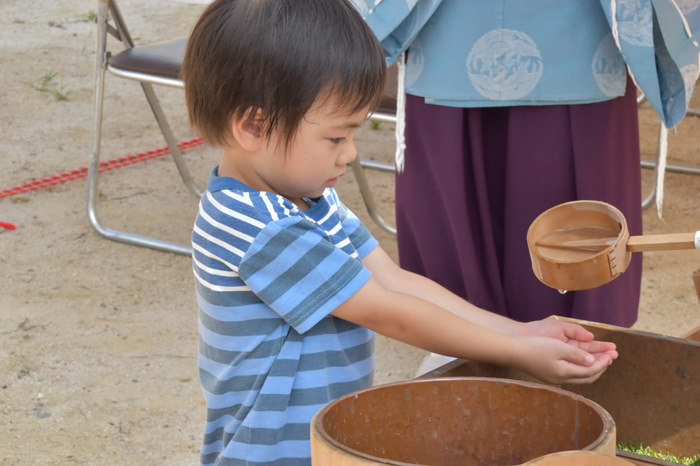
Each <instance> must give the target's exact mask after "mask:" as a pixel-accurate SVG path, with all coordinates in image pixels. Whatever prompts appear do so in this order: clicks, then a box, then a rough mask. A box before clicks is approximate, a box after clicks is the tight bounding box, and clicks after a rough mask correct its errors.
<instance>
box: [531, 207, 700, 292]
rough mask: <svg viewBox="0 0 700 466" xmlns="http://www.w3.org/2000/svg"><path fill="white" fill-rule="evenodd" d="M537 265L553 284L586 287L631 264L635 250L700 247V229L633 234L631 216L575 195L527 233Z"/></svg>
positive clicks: (607, 279)
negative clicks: (658, 233) (667, 232)
mask: <svg viewBox="0 0 700 466" xmlns="http://www.w3.org/2000/svg"><path fill="white" fill-rule="evenodd" d="M527 244H528V248H529V250H530V259H531V261H532V269H533V271H534V272H535V275H536V276H537V278H538V279H539V280H540V281H541V282H542V283H544V284H545V285H547V286H550V287H552V288H556V289H558V290H561V291H568V290H571V291H573V290H585V289H590V288H596V287H598V286H601V285H604V284H606V283H609V282H610V281H612V280H614V279H615V278H616V277H618V276H619V275H620V274H621V273H622V272H624V271H625V270H626V269H627V266H628V265H629V263H630V260H631V258H632V254H631V253H632V252H637V251H640V252H641V251H668V250H679V249H700V231H697V232H695V233H672V234H663V235H647V236H629V231H628V230H627V221H626V220H625V217H624V216H623V215H622V213H621V212H620V211H619V210H618V209H616V208H615V207H613V206H612V205H610V204H607V203H605V202H599V201H574V202H567V203H564V204H560V205H558V206H555V207H552V208H551V209H549V210H547V211H545V212H543V213H542V214H540V215H539V216H538V217H537V218H536V219H535V220H534V221H533V222H532V224H531V225H530V228H529V229H528V233H527Z"/></svg>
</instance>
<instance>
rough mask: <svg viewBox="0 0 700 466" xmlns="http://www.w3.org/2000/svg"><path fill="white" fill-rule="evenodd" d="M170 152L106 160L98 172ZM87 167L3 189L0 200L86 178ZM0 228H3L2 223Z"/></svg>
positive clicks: (194, 141) (184, 144) (193, 141)
mask: <svg viewBox="0 0 700 466" xmlns="http://www.w3.org/2000/svg"><path fill="white" fill-rule="evenodd" d="M203 142H204V141H203V140H202V138H195V139H190V140H189V141H181V142H179V143H178V147H180V149H188V148H191V147H195V146H198V145H200V144H202V143H203ZM169 153H170V150H169V149H168V148H167V146H166V147H161V148H160V149H156V150H150V151H146V152H139V153H137V154H132V155H127V156H125V157H118V158H116V159H112V160H107V161H106V162H100V169H99V172H100V173H102V172H104V171H108V170H113V169H115V168H119V167H124V166H126V165H131V164H134V163H138V162H143V161H144V160H148V159H154V158H156V157H160V156H162V155H165V154H169ZM87 172H88V169H87V167H80V168H78V169H75V170H70V171H67V172H63V173H60V174H58V175H51V176H46V177H44V178H39V179H36V180H32V181H29V182H27V183H23V184H20V185H17V186H14V187H12V188H7V189H3V190H2V191H0V198H3V197H8V196H14V195H15V194H20V193H26V192H28V191H34V190H37V189H42V188H46V187H48V186H53V185H57V184H61V183H65V182H67V181H73V180H75V179H78V178H83V177H85V176H87ZM0 226H2V227H5V225H3V224H2V223H0ZM5 228H6V227H5Z"/></svg>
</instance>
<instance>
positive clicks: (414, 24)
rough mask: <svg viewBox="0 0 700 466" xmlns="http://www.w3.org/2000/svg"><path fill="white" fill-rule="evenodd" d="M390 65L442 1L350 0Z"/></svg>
mask: <svg viewBox="0 0 700 466" xmlns="http://www.w3.org/2000/svg"><path fill="white" fill-rule="evenodd" d="M350 1H351V3H352V4H353V5H354V6H355V9H357V11H358V12H359V13H360V15H362V17H363V18H364V20H365V21H366V22H367V25H368V26H369V27H370V29H372V32H374V35H375V36H377V39H378V40H379V42H381V44H382V48H383V49H384V55H385V56H386V58H387V63H389V64H392V63H393V62H395V61H396V59H397V58H398V57H399V56H400V55H401V53H403V52H404V51H405V50H406V49H408V47H409V46H410V45H411V43H412V42H413V40H414V39H415V38H416V36H418V33H419V32H420V31H421V29H422V28H423V26H424V25H425V23H427V22H428V20H429V19H430V17H431V16H432V15H433V13H434V12H435V10H436V9H437V7H438V6H439V5H440V3H441V1H442V0H379V1H377V0H350Z"/></svg>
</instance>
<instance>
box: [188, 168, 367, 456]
mask: <svg viewBox="0 0 700 466" xmlns="http://www.w3.org/2000/svg"><path fill="white" fill-rule="evenodd" d="M310 202H311V204H312V205H311V207H310V208H309V209H306V210H301V209H299V208H298V207H297V206H295V205H294V204H293V203H292V202H290V201H289V200H287V199H285V198H284V197H282V196H279V195H276V194H271V193H267V192H260V191H255V190H253V189H251V188H249V187H247V186H246V185H244V184H243V183H241V182H239V181H237V180H235V179H233V178H226V177H218V176H217V175H216V169H215V170H214V172H213V173H212V176H211V179H210V181H209V185H208V189H207V191H206V193H205V194H204V195H203V197H202V200H201V202H200V206H199V213H198V215H197V219H196V221H195V224H194V229H193V234H192V246H193V250H194V253H193V271H194V277H195V287H196V294H197V302H198V307H199V337H200V338H199V371H200V379H201V384H202V390H203V393H204V397H205V399H206V404H207V419H206V425H205V432H204V441H203V445H202V449H201V461H202V464H220V465H224V464H225V465H244V464H245V465H270V464H284V465H290V466H294V465H309V464H310V456H311V453H310V433H309V424H310V421H311V418H312V417H313V415H314V414H315V413H316V412H317V411H318V410H319V409H320V408H321V407H323V406H324V405H325V404H327V403H328V402H330V401H332V400H334V399H336V398H338V397H340V396H342V395H345V394H347V393H350V392H352V391H355V390H359V389H362V388H365V387H368V386H370V385H371V384H372V374H373V370H374V334H373V333H372V332H371V331H369V330H367V329H365V328H363V327H360V326H357V325H355V324H352V323H350V322H347V321H344V320H342V319H338V318H336V317H333V316H332V315H330V313H331V312H332V311H333V310H334V309H335V308H336V307H337V306H338V305H339V304H341V303H343V302H344V301H345V300H346V299H348V298H349V297H350V296H352V294H353V293H355V292H356V291H357V290H358V289H359V288H360V287H361V286H362V285H364V284H365V283H366V281H367V280H368V279H369V276H370V272H369V271H368V270H367V269H366V268H365V267H364V266H363V265H362V263H361V261H360V259H361V258H362V257H364V256H365V255H366V254H368V253H369V252H370V251H371V250H372V249H374V248H375V247H376V246H377V241H376V240H375V239H374V238H373V237H372V236H371V235H370V233H369V232H368V230H367V229H366V228H365V227H364V225H363V224H362V223H361V222H360V220H359V219H358V218H357V217H356V216H355V215H354V214H353V213H352V212H351V211H350V210H348V209H347V208H346V207H345V206H344V205H343V204H342V203H341V202H340V201H339V200H338V197H337V195H336V193H335V191H334V190H333V189H327V190H326V191H325V192H324V194H323V196H322V197H320V198H319V199H316V200H314V201H310Z"/></svg>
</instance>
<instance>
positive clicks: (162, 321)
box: [0, 0, 700, 465]
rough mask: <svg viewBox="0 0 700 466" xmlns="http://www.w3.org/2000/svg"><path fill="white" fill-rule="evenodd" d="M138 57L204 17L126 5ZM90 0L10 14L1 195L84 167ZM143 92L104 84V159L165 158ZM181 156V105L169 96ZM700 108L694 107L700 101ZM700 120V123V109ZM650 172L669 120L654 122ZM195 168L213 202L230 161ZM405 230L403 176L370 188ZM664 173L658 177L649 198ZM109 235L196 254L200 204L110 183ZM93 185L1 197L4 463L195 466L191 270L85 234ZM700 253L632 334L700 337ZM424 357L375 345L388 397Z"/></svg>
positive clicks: (669, 193)
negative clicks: (399, 185) (219, 171)
mask: <svg viewBox="0 0 700 466" xmlns="http://www.w3.org/2000/svg"><path fill="white" fill-rule="evenodd" d="M120 4H121V6H122V10H123V13H124V15H125V16H126V18H127V21H128V22H129V24H130V26H131V30H132V33H133V35H134V37H135V39H136V40H137V41H151V40H160V39H167V38H169V37H175V36H181V35H186V34H187V32H188V30H189V28H190V26H191V24H192V23H193V21H194V20H195V19H196V17H197V15H198V13H199V12H200V11H201V9H202V6H201V5H194V4H188V3H184V2H173V1H167V0H150V1H149V2H140V1H136V0H123V1H122V2H120ZM96 8H97V2H96V1H94V0H92V1H90V0H73V1H67V0H60V1H57V0H37V1H35V2H26V1H20V0H4V1H3V2H2V5H1V6H0V12H1V13H2V14H1V15H0V50H2V53H1V54H0V82H1V83H2V87H3V90H2V92H1V93H0V109H1V110H0V127H1V128H2V130H3V141H4V143H3V144H2V145H1V146H0V190H2V189H10V188H13V187H15V186H18V185H20V184H22V183H25V182H28V181H31V180H34V179H38V178H43V177H46V176H50V175H54V174H59V173H63V172H66V171H68V170H71V169H78V168H80V167H83V166H85V165H86V164H87V160H88V155H89V148H90V126H91V122H90V118H91V108H92V94H93V91H92V87H93V75H94V47H95V25H94V23H93V22H92V17H93V15H94V12H95V11H96ZM140 92H141V91H140V89H139V87H138V85H137V84H136V83H134V82H127V81H124V80H119V79H116V78H113V77H110V76H108V77H107V88H106V91H105V124H104V128H105V133H104V140H103V154H104V159H112V158H115V157H119V156H124V155H128V154H134V153H137V152H141V151H145V150H149V149H156V148H160V147H163V146H164V142H163V140H162V138H161V136H160V133H159V132H158V129H157V127H156V125H155V122H154V120H153V118H152V116H151V115H150V113H149V110H148V108H147V106H146V105H145V101H144V99H143V97H142V95H141V94H140ZM158 94H159V96H160V97H161V98H162V100H163V104H164V107H165V108H166V110H167V111H168V112H169V113H170V114H171V115H172V121H171V123H172V125H173V127H174V130H175V133H176V134H177V135H178V138H179V139H181V140H186V139H190V138H192V137H194V134H193V133H192V131H191V130H190V129H189V127H188V124H187V121H186V117H185V111H184V106H183V98H182V92H181V91H180V90H176V89H165V90H163V89H159V90H158ZM697 94H698V93H696V96H697ZM694 104H695V106H696V107H697V106H700V99H699V98H698V97H696V99H695V100H694ZM640 120H641V121H640V125H641V129H642V133H643V138H642V147H643V154H644V158H645V159H648V160H652V159H653V157H654V154H655V151H656V147H655V144H656V131H657V128H658V119H657V118H656V116H655V115H654V113H653V112H652V111H651V110H650V109H649V108H647V107H646V106H643V107H642V109H641V112H640ZM699 125H700V121H699V120H698V119H697V118H690V117H689V118H687V119H686V120H685V121H684V122H683V123H682V124H681V125H679V127H678V128H677V129H676V130H674V131H673V132H672V133H671V135H670V147H669V154H670V155H669V161H670V162H671V163H680V164H698V163H700V157H699V155H700V141H699V139H700V126H699ZM391 129H392V128H391V127H390V125H388V124H382V125H381V127H380V128H379V129H369V128H367V129H362V130H361V132H360V134H359V142H358V150H359V152H360V154H361V156H362V157H365V158H371V159H375V160H379V161H390V160H391V158H392V153H393V137H392V133H391ZM185 158H186V160H187V162H188V164H189V166H190V168H191V169H192V171H193V173H194V175H195V178H196V179H197V181H198V182H199V184H200V186H203V185H204V182H205V181H206V178H207V175H208V172H209V170H210V169H211V167H212V166H213V164H214V163H215V162H216V159H217V156H216V153H215V152H214V151H212V150H211V149H209V148H207V147H205V146H198V147H196V148H193V149H189V150H188V151H187V152H186V155H185ZM368 175H369V177H370V181H371V183H372V187H373V190H374V196H375V198H376V200H377V202H378V203H379V205H380V209H381V212H382V214H383V215H384V216H385V217H386V218H387V219H388V220H389V221H390V222H392V221H393V215H392V209H393V207H392V205H393V178H392V175H391V174H388V173H379V172H370V173H368ZM651 178H652V171H651V170H644V172H643V179H644V186H645V191H646V192H647V193H648V192H649V190H650V189H651ZM100 179H101V184H100V189H99V217H100V218H101V219H102V221H103V222H104V224H105V225H107V226H109V227H111V228H116V229H126V230H128V231H131V232H137V233H141V234H146V235H151V236H156V237H158V238H163V239H168V240H171V241H175V242H180V243H187V242H188V238H189V232H190V227H191V222H192V220H193V218H194V215H195V209H196V202H197V201H196V199H195V198H194V197H193V196H192V195H191V194H189V193H188V192H187V191H186V189H185V188H183V186H182V184H181V183H180V181H179V178H178V176H177V174H176V171H175V169H174V167H173V164H172V163H171V162H170V161H169V160H167V159H166V157H162V158H159V159H156V160H152V161H148V162H143V163H139V164H135V165H130V166H127V167H123V168H120V169H117V170H113V171H111V172H107V173H104V174H103V175H101V178H100ZM85 191H86V183H85V179H77V180H75V181H70V182H67V183H65V184H59V185H56V186H53V187H48V188H45V189H39V190H36V191H31V192H27V193H20V194H14V195H11V196H5V197H0V222H8V223H12V224H14V225H15V226H16V230H7V229H2V228H0V290H1V291H0V464H3V465H16V464H33V465H44V464H51V465H62V464H66V465H68V464H90V465H97V464H104V465H116V464H169V465H176V464H183V465H184V464H195V463H196V462H197V459H198V448H199V442H200V433H201V428H202V424H203V415H204V404H203V400H202V396H201V393H200V390H199V384H198V380H197V366H196V343H197V322H196V306H195V303H194V291H193V285H192V278H191V269H190V267H191V266H190V260H189V258H188V257H185V256H180V255H176V254H171V253H163V252H157V251H153V250H149V249H144V248H139V247H135V246H129V245H124V244H121V243H117V242H114V241H109V240H106V239H104V238H102V237H101V236H99V235H98V234H97V233H96V232H95V231H94V230H93V229H92V228H91V227H90V225H89V223H88V220H87V216H86V213H85ZM339 192H340V194H341V197H342V198H343V199H344V201H345V202H346V203H347V204H348V205H349V206H350V207H351V208H353V209H354V210H355V211H356V212H357V213H358V214H359V215H360V216H361V217H362V218H363V219H364V220H366V222H367V224H368V225H369V226H370V227H371V229H372V231H373V232H374V233H375V234H376V235H377V237H378V238H379V239H380V241H381V243H382V245H383V246H384V247H385V248H386V249H387V250H388V251H389V252H390V253H391V254H392V255H394V257H395V256H396V245H395V242H394V239H393V237H392V236H391V235H389V234H387V233H385V232H382V231H381V230H380V229H378V228H377V227H376V225H375V224H374V223H372V221H371V220H369V219H368V217H367V215H366V210H365V207H364V205H363V204H362V200H361V198H360V196H359V190H358V187H357V183H356V181H355V180H354V179H353V177H352V175H348V176H347V177H346V178H345V179H343V180H342V183H341V185H340V186H339ZM698 193H700V177H697V176H693V175H688V174H677V173H668V174H667V176H666V189H665V203H664V219H663V220H660V219H659V218H658V216H657V213H656V211H655V209H654V208H650V209H647V210H646V211H645V228H646V232H647V233H661V232H686V231H695V230H696V229H698V228H700V221H699V220H700V196H698ZM698 268H700V253H698V252H690V251H687V252H670V253H649V254H646V255H645V269H644V282H643V291H642V302H641V309H640V318H639V321H638V322H637V324H636V325H635V328H639V329H644V330H649V331H653V332H658V333H662V334H667V335H674V336H679V335H683V334H684V333H686V332H688V331H689V330H691V329H692V328H695V327H697V326H699V325H700V306H699V305H698V300H697V297H696V294H695V291H694V288H693V284H692V281H691V274H692V272H693V271H694V270H696V269H698ZM423 355H424V353H423V352H422V351H419V350H416V349H413V348H410V347H408V346H406V345H403V344H399V343H396V342H390V341H387V340H386V339H383V338H380V339H379V341H378V356H377V357H378V361H377V363H378V367H377V377H376V379H377V382H378V383H384V382H390V381H395V380H402V379H407V378H410V377H412V376H413V374H414V371H415V369H416V367H417V365H418V363H419V362H420V360H421V358H422V356H423Z"/></svg>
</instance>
